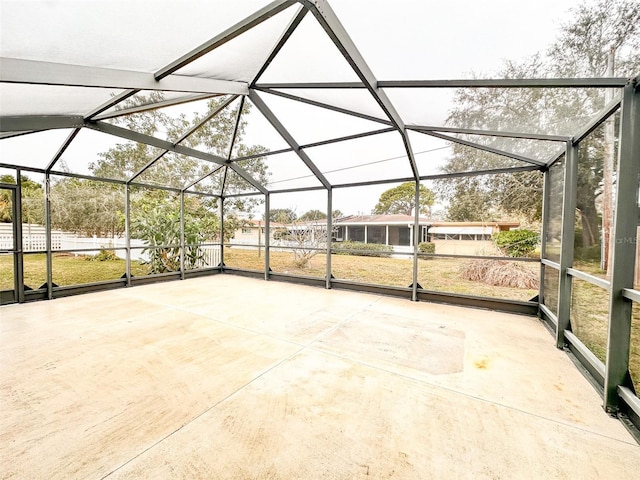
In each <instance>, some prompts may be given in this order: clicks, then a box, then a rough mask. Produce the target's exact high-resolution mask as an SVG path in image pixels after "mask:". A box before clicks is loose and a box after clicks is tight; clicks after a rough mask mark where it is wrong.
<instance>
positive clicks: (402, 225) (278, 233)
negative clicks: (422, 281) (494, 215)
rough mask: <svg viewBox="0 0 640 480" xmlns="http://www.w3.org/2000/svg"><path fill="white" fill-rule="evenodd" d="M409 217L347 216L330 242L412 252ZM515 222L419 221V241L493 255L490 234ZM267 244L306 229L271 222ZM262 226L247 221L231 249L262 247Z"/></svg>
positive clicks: (447, 250)
mask: <svg viewBox="0 0 640 480" xmlns="http://www.w3.org/2000/svg"><path fill="white" fill-rule="evenodd" d="M414 222H415V219H414V217H413V216H412V215H349V216H346V217H341V218H337V219H334V220H333V241H335V242H346V241H351V242H362V243H376V244H380V245H389V246H392V247H393V250H394V251H395V252H399V253H411V252H413V239H414V235H413V229H414ZM519 226H520V224H519V223H518V222H509V221H499V222H434V221H432V220H429V219H427V218H426V217H421V218H420V220H419V228H420V231H419V241H420V242H433V243H435V244H436V253H441V254H450V255H482V254H487V255H495V254H498V253H499V252H498V251H497V249H496V247H495V245H494V244H493V241H492V240H491V237H492V235H493V234H494V233H498V232H503V231H508V230H511V229H514V228H518V227H519ZM270 227H271V229H270V234H271V235H270V241H271V244H272V245H273V244H275V243H277V242H276V241H278V240H281V239H282V238H283V237H285V238H286V235H287V233H292V232H293V231H294V230H297V229H300V228H308V227H309V226H307V225H302V224H296V225H285V224H282V223H277V222H271V224H270ZM311 227H312V228H317V229H322V230H326V220H318V221H314V222H313V225H311ZM264 235H265V224H264V221H263V220H247V221H246V222H245V224H244V225H243V226H242V227H240V228H238V229H237V230H236V232H235V235H234V238H233V239H232V240H231V243H232V244H234V245H259V244H261V245H263V244H264Z"/></svg>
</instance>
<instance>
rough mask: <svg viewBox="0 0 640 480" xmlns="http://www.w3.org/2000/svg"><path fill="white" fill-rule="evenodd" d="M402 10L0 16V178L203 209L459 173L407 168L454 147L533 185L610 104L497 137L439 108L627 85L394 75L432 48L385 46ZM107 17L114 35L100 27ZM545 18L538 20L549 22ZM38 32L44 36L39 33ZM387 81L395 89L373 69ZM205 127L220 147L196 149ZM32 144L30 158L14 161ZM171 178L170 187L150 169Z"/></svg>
mask: <svg viewBox="0 0 640 480" xmlns="http://www.w3.org/2000/svg"><path fill="white" fill-rule="evenodd" d="M420 3H421V2H404V3H403V4H399V5H397V6H394V8H392V9H391V8H389V7H386V8H377V9H376V8H373V7H374V6H377V3H376V2H373V3H372V5H371V8H368V10H367V15H366V22H363V18H364V17H363V12H362V8H361V5H360V4H358V3H357V2H350V1H336V2H328V1H321V0H318V1H292V0H276V1H273V2H265V1H253V2H187V3H186V4H185V5H184V6H181V8H157V5H156V4H153V5H151V4H149V3H148V2H136V5H134V6H131V8H130V9H129V11H128V14H127V15H124V16H123V15H120V14H118V13H117V12H116V11H115V10H114V9H113V8H112V3H111V2H94V3H92V4H91V5H84V4H77V3H74V4H67V3H65V2H36V3H35V5H36V6H37V8H34V4H30V6H29V7H28V8H27V6H26V5H23V4H21V3H20V2H5V3H4V4H3V6H2V8H3V15H2V23H3V25H2V27H3V28H2V51H1V52H0V54H1V62H2V64H1V67H2V68H1V69H0V71H1V73H0V75H1V78H0V80H1V82H2V90H1V92H0V95H1V100H2V102H1V104H0V105H1V108H2V111H1V112H0V115H1V116H2V119H1V120H2V122H1V130H2V131H1V135H2V140H3V142H2V144H0V145H2V146H3V147H4V148H3V151H4V154H3V158H2V165H3V166H6V167H22V168H23V169H37V171H43V172H45V173H46V172H56V173H59V174H76V175H83V176H90V177H97V178H107V179H109V180H111V181H121V182H127V183H133V184H151V185H154V186H163V187H169V188H173V189H177V190H185V191H199V192H203V191H205V192H208V193H210V194H212V195H217V196H233V195H247V194H265V193H267V192H279V191H292V190H293V191H295V190H305V189H308V188H311V189H328V188H332V187H342V186H348V185H353V184H370V183H373V184H375V183H380V182H386V181H391V180H397V181H406V180H429V179H432V178H438V177H440V176H441V175H442V174H447V173H450V174H456V175H459V174H462V173H466V172H445V171H443V170H442V162H440V163H438V164H435V163H434V162H433V161H432V160H431V159H428V160H427V159H425V157H423V155H422V154H423V153H424V151H423V150H424V149H423V148H421V146H422V145H423V144H429V145H432V144H437V145H438V146H439V147H440V148H446V147H449V148H451V146H452V145H457V146H458V148H473V149H478V150H479V151H482V152H485V153H484V154H485V155H493V156H495V160H494V161H493V165H497V167H495V168H486V167H484V166H482V165H479V166H478V167H477V168H476V167H474V166H470V167H469V168H468V170H469V171H470V172H474V173H476V174H477V173H478V171H482V170H485V169H486V170H488V171H490V172H492V173H493V171H494V170H499V171H504V172H509V171H522V170H527V169H529V170H540V171H542V170H544V169H546V168H547V166H548V165H550V164H551V163H553V162H554V161H555V160H556V159H557V158H558V157H559V155H560V153H561V152H562V151H563V150H564V148H563V142H566V141H569V140H571V139H574V138H577V137H579V136H580V135H581V134H583V133H584V132H585V131H588V130H589V129H590V128H592V124H593V122H598V121H599V120H600V119H601V118H602V116H605V115H606V114H608V113H610V112H611V111H612V110H615V109H617V108H618V105H619V102H618V100H617V97H615V95H614V96H612V101H611V102H610V103H608V104H606V105H605V104H603V103H602V102H600V103H598V102H593V104H591V105H589V107H588V109H587V111H586V112H585V111H582V112H580V113H581V116H580V117H579V118H576V117H574V116H573V115H572V113H573V112H572V111H571V109H570V108H567V109H565V112H564V114H563V115H564V117H563V118H557V117H556V118H554V119H553V122H548V121H547V122H544V123H543V122H541V121H540V118H538V117H536V118H532V119H530V121H529V122H523V123H522V124H521V125H517V124H516V125H514V124H513V123H511V124H510V125H512V126H513V128H507V129H505V128H504V122H501V121H500V120H499V119H495V118H493V119H492V118H489V116H487V119H486V120H485V121H484V122H481V123H480V124H479V123H478V122H476V123H475V124H471V127H470V126H469V125H464V124H463V123H464V122H462V123H460V122H459V121H458V120H457V119H456V118H455V115H449V116H448V117H447V112H450V111H451V110H452V108H453V107H452V105H451V100H452V95H455V92H456V91H459V90H460V89H470V90H478V89H480V88H486V89H496V90H500V91H504V92H505V93H504V95H507V96H508V95H510V92H513V91H516V90H517V91H520V90H522V91H526V92H532V91H536V90H539V89H542V90H554V91H555V90H558V89H561V90H563V91H564V90H565V89H569V90H570V91H572V90H575V92H576V94H575V95H588V92H589V90H591V89H602V88H606V89H612V90H615V89H619V88H621V87H622V86H624V84H626V83H627V82H628V81H629V80H630V79H629V78H617V77H614V78H578V79H576V78H547V77H544V76H543V77H540V78H533V77H532V78H502V79H501V78H485V79H478V78H475V74H473V73H472V74H471V78H469V77H468V75H469V66H468V65H467V67H466V68H465V69H464V70H458V71H457V72H456V73H457V74H458V76H457V77H454V78H453V79H447V78H446V77H442V79H435V78H431V77H427V79H424V77H423V79H420V78H419V77H418V78H416V77H407V76H406V75H407V73H406V72H411V71H412V69H413V70H414V71H416V72H420V71H421V70H420V69H421V68H424V69H426V71H430V72H433V71H438V69H437V68H436V65H438V64H439V63H442V62H438V56H437V55H436V53H435V52H430V53H426V54H422V55H421V56H417V55H415V53H416V52H417V51H416V49H415V47H414V48H412V46H413V45H414V44H413V43H411V42H400V41H399V40H398V39H397V36H394V35H391V34H392V33H399V32H401V31H404V32H405V34H404V36H405V37H407V38H409V39H411V38H416V37H417V36H419V35H420V34H421V33H420V32H422V28H419V27H420V24H416V27H415V28H416V30H418V31H415V32H413V31H410V32H407V31H406V30H407V28H408V27H409V26H410V25H413V24H412V23H411V22H408V20H407V19H408V18H410V17H411V16H412V15H413V16H424V15H425V13H427V10H425V7H424V6H423V5H421V4H420ZM334 4H335V5H334ZM567 5H570V4H567ZM487 8H488V10H491V8H489V7H487ZM214 12H215V14H214ZM194 13H195V14H194ZM428 13H430V14H431V15H430V16H429V17H424V18H423V22H425V21H426V22H428V23H432V22H434V21H435V20H433V19H432V17H439V16H442V15H446V14H447V13H448V12H447V9H442V8H432V9H430V10H429V12H428ZM476 13H477V12H475V7H474V8H470V9H469V11H468V12H466V15H469V18H468V19H466V17H464V15H463V17H461V19H460V21H461V22H463V21H464V22H466V21H470V20H471V18H472V15H474V14H476ZM486 13H487V14H489V13H490V12H488V11H487V12H486ZM27 15H29V18H30V22H29V23H28V24H26V25H25V22H24V21H22V19H24V18H26V16H27ZM115 17H117V18H118V20H117V22H116V23H117V24H118V25H119V29H118V32H125V33H124V34H121V33H118V34H116V33H115V31H114V30H113V29H112V28H107V25H109V24H113V22H115ZM543 17H544V16H543ZM546 17H548V18H546V21H547V22H548V21H549V19H550V18H551V16H550V14H547V15H546ZM139 18H144V19H145V20H144V21H143V22H139V21H137V20H138V19H139ZM400 18H404V19H405V20H404V22H400V21H399V19H400ZM52 19H53V20H56V22H57V23H56V25H58V28H56V29H50V28H44V25H47V24H49V22H51V21H52ZM205 19H206V21H205ZM543 20H544V18H542V17H541V21H543ZM407 22H408V23H407ZM362 23H364V24H365V25H368V27H367V28H365V27H363V26H362V25H361V24H362ZM382 23H384V25H385V29H386V31H388V33H389V34H390V35H388V36H391V37H392V38H393V39H394V40H393V41H391V40H390V41H388V42H386V43H385V44H384V46H383V48H381V47H380V43H381V42H380V39H379V38H378V37H379V35H374V34H372V33H371V27H374V26H376V25H381V24H382ZM184 24H188V25H189V28H187V29H181V32H180V34H179V35H175V36H171V37H170V38H168V35H167V34H164V35H163V38H158V36H157V34H155V32H157V31H164V32H168V31H171V28H172V27H174V26H176V25H184ZM405 24H407V25H405ZM473 25H474V28H475V30H473V31H483V30H484V31H486V32H489V31H491V25H490V24H488V25H485V26H483V25H482V22H474V23H473ZM509 25H513V26H514V27H518V28H523V26H522V21H521V20H518V19H510V23H509ZM25 29H26V31H25ZM351 30H352V31H353V35H352V34H351ZM422 34H423V35H426V37H425V38H427V37H428V35H427V34H425V33H424V32H423V33H422ZM470 34H472V33H470ZM461 35H462V36H464V35H463V34H461ZM75 38H82V39H83V41H82V42H76V41H74V39H75ZM489 40H490V41H492V42H500V40H503V39H501V38H498V37H496V38H493V37H491V38H490V39H489ZM489 40H488V41H489ZM501 44H502V45H505V44H506V42H502V43H501ZM105 46H108V48H105ZM445 46H446V48H447V49H449V50H450V51H451V53H450V54H449V56H450V57H451V59H452V61H451V62H450V68H451V69H453V70H452V71H455V69H456V68H459V66H456V62H455V61H454V60H453V59H455V58H457V57H460V56H462V55H461V52H460V51H459V48H460V45H459V43H458V42H454V41H450V42H449V43H448V44H447V43H445ZM506 52H508V50H505V53H506ZM467 55H468V52H467ZM369 57H370V58H369ZM399 57H400V58H403V59H404V61H403V62H402V63H400V62H399V60H398V58H399ZM503 57H504V55H503ZM389 65H391V66H394V67H395V68H390V67H389ZM407 65H410V66H411V68H407ZM416 65H418V66H416ZM481 67H482V66H481V65H478V67H476V68H477V69H480V68H481ZM472 68H473V66H472ZM394 71H396V72H398V73H396V74H395V75H397V76H395V77H387V76H385V77H381V76H380V73H378V72H384V74H385V75H393V72H394ZM546 73H548V72H546ZM465 76H467V78H465ZM524 95H531V93H526V94H524ZM575 95H574V96H573V97H575ZM516 96H517V95H512V97H513V98H512V99H510V100H508V101H511V102H512V101H515V100H514V98H515V97H516ZM573 97H572V95H571V94H569V95H568V96H567V95H565V98H564V100H565V101H566V103H567V104H571V102H572V101H575V98H573ZM447 102H448V103H447ZM231 112H236V113H233V114H232V113H231ZM223 117H224V120H223V119H222V118H223ZM149 122H155V124H154V125H149ZM476 125H482V126H481V127H478V126H476ZM220 129H224V132H225V135H226V137H225V138H224V139H219V140H218V141H217V142H211V141H209V142H208V141H207V140H206V137H207V136H210V135H211V134H212V132H215V131H219V130H220ZM52 130H55V131H59V132H64V133H61V134H60V135H57V138H58V139H57V140H54V139H53V137H52V136H51V135H43V134H42V133H41V132H47V131H52ZM61 136H62V137H63V139H62V140H60V139H59V137H61ZM35 139H38V141H37V143H38V144H39V149H38V154H37V157H38V158H37V159H34V156H33V155H26V154H24V151H25V150H27V149H28V148H29V146H30V145H31V144H32V143H33V141H34V140H35ZM42 139H46V140H47V141H41V140H42ZM434 142H435V143H434ZM212 143H215V144H213V145H212ZM74 144H75V145H74ZM85 144H92V145H93V147H92V148H88V147H85ZM123 144H124V145H126V144H129V146H130V147H131V148H133V146H134V145H141V146H142V147H143V148H144V149H145V152H144V159H145V160H146V161H144V160H140V161H138V162H137V163H136V162H133V163H134V164H132V165H122V166H121V171H118V172H115V171H113V170H112V171H110V172H105V169H104V168H100V163H101V161H100V158H101V155H103V154H104V152H105V150H106V151H111V150H110V149H114V148H117V146H119V145H123ZM78 145H83V147H82V148H79V147H78ZM382 145H384V147H382ZM427 150H428V149H427ZM375 151H378V152H381V151H384V152H385V154H386V155H388V156H389V157H392V158H395V161H394V162H393V165H392V166H391V164H385V165H383V166H375V163H376V160H378V158H375V156H374V158H371V157H372V152H375ZM80 152H82V153H80ZM386 152H388V154H387V153H386ZM340 155H343V156H347V155H348V156H349V157H356V158H360V159H362V163H361V164H359V165H357V166H356V167H354V168H355V170H352V171H349V170H344V171H336V170H339V167H340V166H342V163H344V162H343V160H342V159H341V158H339V157H340ZM20 157H23V158H20ZM396 157H397V158H396ZM255 159H260V161H261V162H262V164H263V165H264V166H266V168H267V170H268V171H269V172H270V173H271V174H272V175H271V176H270V178H265V177H264V176H263V178H256V176H255V174H254V172H253V171H252V168H251V167H252V164H253V163H255ZM368 159H371V160H372V161H371V162H366V160H368ZM102 163H104V162H102ZM130 163H131V162H130ZM390 166H391V168H389V167H390ZM176 169H178V170H179V171H180V172H181V175H180V176H179V177H176V176H175V175H173V176H172V175H168V176H167V175H164V176H163V175H161V174H159V173H156V171H174V170H176ZM227 172H230V173H229V175H227ZM231 176H233V177H234V178H235V177H237V178H238V179H239V180H238V181H237V182H236V184H233V182H230V181H228V178H229V177H231ZM217 177H221V178H220V179H217ZM214 179H215V180H214Z"/></svg>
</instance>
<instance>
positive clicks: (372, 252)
mask: <svg viewBox="0 0 640 480" xmlns="http://www.w3.org/2000/svg"><path fill="white" fill-rule="evenodd" d="M391 252H393V247H391V246H389V245H381V244H378V243H362V242H352V241H350V240H349V241H346V242H334V243H333V253H335V254H337V255H358V256H361V257H390V256H391Z"/></svg>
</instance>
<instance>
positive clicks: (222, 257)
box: [220, 197, 269, 273]
mask: <svg viewBox="0 0 640 480" xmlns="http://www.w3.org/2000/svg"><path fill="white" fill-rule="evenodd" d="M265 255H269V254H268V253H265ZM220 273H224V197H220Z"/></svg>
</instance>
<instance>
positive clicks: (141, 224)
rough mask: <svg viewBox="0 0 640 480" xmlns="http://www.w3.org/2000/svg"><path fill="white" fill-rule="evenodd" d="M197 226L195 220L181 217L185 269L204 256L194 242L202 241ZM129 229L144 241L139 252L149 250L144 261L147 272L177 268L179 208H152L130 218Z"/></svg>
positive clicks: (191, 266) (195, 263) (178, 264)
mask: <svg viewBox="0 0 640 480" xmlns="http://www.w3.org/2000/svg"><path fill="white" fill-rule="evenodd" d="M187 220H189V221H187ZM199 227H200V225H199V224H198V222H195V221H191V219H185V229H184V242H185V252H184V264H185V268H186V269H192V268H195V267H196V266H197V265H198V264H199V262H201V261H202V259H203V257H204V254H203V252H202V249H201V248H200V247H199V246H198V245H199V244H200V243H202V242H203V241H204V235H203V234H202V232H201V231H200V229H199ZM132 229H133V230H134V231H135V232H136V235H137V236H139V237H140V238H142V239H143V240H145V241H146V242H147V247H145V248H144V249H143V250H142V252H143V253H145V252H146V253H148V254H149V261H148V262H145V263H147V264H149V266H150V273H152V274H155V273H164V272H176V271H179V270H180V212H179V211H175V210H172V209H170V208H164V209H163V208H161V207H156V208H153V209H151V210H149V211H147V212H145V214H144V215H142V216H140V217H139V218H137V219H135V220H134V221H133V222H132ZM154 247H156V248H154ZM158 247H159V248H158Z"/></svg>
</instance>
